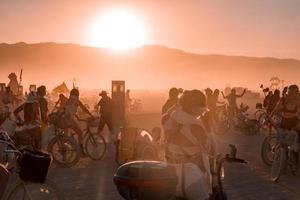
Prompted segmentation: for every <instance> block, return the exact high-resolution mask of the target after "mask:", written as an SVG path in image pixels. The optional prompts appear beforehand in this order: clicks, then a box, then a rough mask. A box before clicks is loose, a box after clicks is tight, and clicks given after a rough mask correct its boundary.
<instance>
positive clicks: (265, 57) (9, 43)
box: [0, 41, 300, 62]
mask: <svg viewBox="0 0 300 200" xmlns="http://www.w3.org/2000/svg"><path fill="white" fill-rule="evenodd" d="M18 44H25V45H39V44H56V45H74V46H80V47H87V48H93V49H101V50H106V51H109V52H113V53H115V54H122V53H124V54H125V53H126V52H130V51H132V50H135V49H141V48H144V47H162V48H166V49H171V50H177V51H182V52H184V53H188V54H193V55H201V56H226V57H242V58H261V59H278V60H295V61H299V62H300V58H294V57H278V56H264V55H262V56H256V55H253V56H251V55H242V54H223V53H199V52H193V51H189V50H187V49H179V48H176V47H171V46H166V45H162V44H144V45H141V46H138V47H134V48H130V49H126V50H113V49H110V48H107V47H97V46H89V45H86V44H80V43H72V42H55V41H43V42H24V41H18V42H0V45H18Z"/></svg>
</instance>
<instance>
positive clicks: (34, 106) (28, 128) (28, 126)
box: [14, 92, 42, 149]
mask: <svg viewBox="0 0 300 200" xmlns="http://www.w3.org/2000/svg"><path fill="white" fill-rule="evenodd" d="M22 111H23V114H24V124H23V127H22V128H23V130H24V131H25V132H26V133H27V134H30V135H31V137H32V138H33V142H34V144H33V145H34V147H35V148H37V149H41V142H42V141H41V128H40V118H41V117H40V105H39V103H38V100H37V96H36V94H35V93H34V92H30V93H29V94H28V95H27V99H26V102H25V103H23V104H22V105H20V106H19V107H18V108H16V109H15V111H14V115H15V116H16V117H17V119H20V117H19V113H20V112H22Z"/></svg>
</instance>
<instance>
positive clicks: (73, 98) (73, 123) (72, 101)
mask: <svg viewBox="0 0 300 200" xmlns="http://www.w3.org/2000/svg"><path fill="white" fill-rule="evenodd" d="M78 107H80V108H81V109H82V110H83V111H84V112H85V113H87V114H88V115H90V116H91V118H94V116H93V115H92V114H91V113H90V111H89V110H88V109H87V108H86V107H85V106H84V104H83V103H82V102H81V101H80V100H79V91H78V89H75V88H74V89H72V90H71V92H70V97H69V99H68V101H67V102H66V105H65V109H64V111H65V113H66V115H67V116H68V128H70V129H72V130H73V131H74V132H75V133H76V134H77V136H78V142H79V145H80V148H81V152H82V154H83V155H85V153H84V147H83V136H82V134H83V133H82V130H81V128H80V125H79V123H78V122H77V120H76V118H77V117H76V113H77V109H78Z"/></svg>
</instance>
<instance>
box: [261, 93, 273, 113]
mask: <svg viewBox="0 0 300 200" xmlns="http://www.w3.org/2000/svg"><path fill="white" fill-rule="evenodd" d="M272 96H273V92H272V91H269V92H268V94H267V96H266V97H265V99H264V104H263V106H264V108H266V109H268V107H269V105H270V102H271V99H272Z"/></svg>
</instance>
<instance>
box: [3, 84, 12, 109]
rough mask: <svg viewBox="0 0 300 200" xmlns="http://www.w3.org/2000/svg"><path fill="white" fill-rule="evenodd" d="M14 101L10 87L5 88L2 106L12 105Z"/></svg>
mask: <svg viewBox="0 0 300 200" xmlns="http://www.w3.org/2000/svg"><path fill="white" fill-rule="evenodd" d="M14 100H15V97H14V95H13V92H12V91H11V89H10V87H5V91H4V93H3V95H2V103H3V104H4V105H7V104H14Z"/></svg>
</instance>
